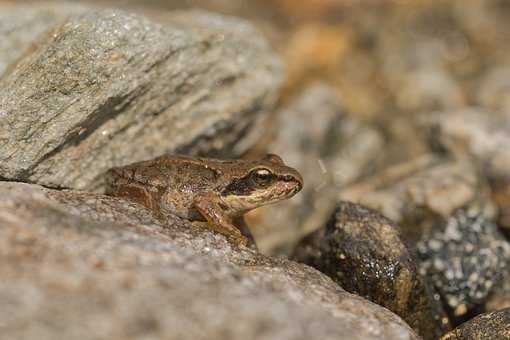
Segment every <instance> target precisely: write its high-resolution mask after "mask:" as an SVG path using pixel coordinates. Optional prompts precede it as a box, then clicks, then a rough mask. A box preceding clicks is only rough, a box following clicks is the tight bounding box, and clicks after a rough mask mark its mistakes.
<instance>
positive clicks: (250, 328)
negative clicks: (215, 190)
mask: <svg viewBox="0 0 510 340" xmlns="http://www.w3.org/2000/svg"><path fill="white" fill-rule="evenodd" d="M0 277H2V280H1V281H0V304H1V305H2V308H0V320H1V322H0V338H2V339H29V338H30V339H34V338H37V339H55V338H57V337H58V338H65V339H98V338H107V339H141V338H143V339H155V338H167V339H222V340H228V339H241V338H242V339H278V340H281V339H311V338H317V339H345V340H347V339H349V340H352V339H392V340H393V339H418V337H417V336H416V335H415V334H414V333H413V331H411V330H410V328H409V327H408V326H407V325H406V324H405V323H404V322H403V321H402V320H401V319H400V318H399V317H397V316H396V315H395V314H393V313H391V312H390V311H388V310H386V309H384V308H383V307H380V306H378V305H375V304H373V303H371V302H368V301H366V300H364V299H362V298H360V297H358V296H355V295H351V294H349V293H347V292H345V291H344V290H342V289H341V288H340V287H339V286H337V285H336V284H335V283H334V282H333V281H332V280H330V279H329V278H328V277H326V276H325V275H323V274H321V273H319V272H317V271H316V270H314V269H312V268H310V267H307V266H305V265H301V264H297V263H295V262H292V261H289V260H285V259H280V258H271V257H266V256H263V255H260V254H258V253H256V252H254V251H252V250H249V249H247V248H242V249H239V248H235V247H233V246H231V245H230V244H229V243H228V242H227V241H226V240H225V239H224V238H223V236H220V235H217V234H215V233H213V232H210V231H207V230H204V229H202V228H201V227H199V226H196V225H191V224H189V223H188V222H186V221H183V220H180V219H178V218H175V219H171V220H169V221H168V223H167V224H166V225H160V224H158V223H157V222H156V220H155V219H154V218H153V217H152V215H151V213H150V212H149V211H148V210H146V209H144V208H143V207H141V206H138V205H136V204H134V203H131V202H128V201H124V200H121V199H117V198H112V197H108V196H102V195H96V194H89V193H78V192H72V191H55V190H49V189H43V188H41V187H39V186H36V185H30V184H21V183H14V182H0Z"/></svg>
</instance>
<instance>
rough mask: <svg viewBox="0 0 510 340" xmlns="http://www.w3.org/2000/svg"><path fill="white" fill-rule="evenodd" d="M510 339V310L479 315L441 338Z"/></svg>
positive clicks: (453, 339)
mask: <svg viewBox="0 0 510 340" xmlns="http://www.w3.org/2000/svg"><path fill="white" fill-rule="evenodd" d="M486 339H494V340H496V339H498V340H499V339H501V340H504V339H510V308H507V309H503V310H499V311H496V312H492V313H486V314H481V315H478V316H477V317H475V318H473V319H471V320H469V321H467V322H465V323H463V324H462V325H460V326H459V327H457V328H455V329H454V330H453V331H451V332H449V333H447V334H445V335H444V336H442V337H441V340H486Z"/></svg>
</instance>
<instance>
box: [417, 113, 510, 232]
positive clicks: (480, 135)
mask: <svg viewBox="0 0 510 340" xmlns="http://www.w3.org/2000/svg"><path fill="white" fill-rule="evenodd" d="M423 124H424V126H425V127H426V128H427V129H428V131H429V140H430V142H431V145H432V146H433V148H435V149H437V148H438V147H439V148H440V151H441V152H444V151H447V152H449V153H450V154H452V155H454V156H455V157H457V158H458V159H465V158H467V157H469V158H470V160H472V161H474V163H475V164H477V165H478V168H479V169H480V171H481V172H482V173H483V175H484V176H485V177H486V178H487V179H488V180H489V183H490V186H491V189H492V198H493V199H494V202H495V203H496V205H497V206H498V208H499V213H500V217H499V224H500V225H501V226H502V227H505V228H510V175H509V173H510V148H508V145H510V119H508V117H506V116H505V115H504V114H499V115H498V114H490V113H489V112H484V111H483V110H481V109H477V108H471V109H465V110H461V111H454V112H447V113H438V114H436V115H432V116H430V117H429V118H427V119H426V120H424V122H423Z"/></svg>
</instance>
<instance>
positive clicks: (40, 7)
mask: <svg viewBox="0 0 510 340" xmlns="http://www.w3.org/2000/svg"><path fill="white" fill-rule="evenodd" d="M85 10H86V7H85V6H79V5H74V4H62V3H60V4H57V3H46V2H42V3H41V2H37V3H32V4H30V5H22V4H21V5H20V4H14V3H1V2H0V23H1V24H0V77H1V75H2V74H3V73H4V72H5V71H6V70H7V69H8V67H9V66H10V65H11V64H13V63H14V62H15V61H16V60H17V59H19V58H20V57H22V56H23V54H25V53H28V51H29V50H30V49H32V48H33V43H34V42H35V41H37V38H38V37H40V36H41V35H43V34H47V33H48V31H51V29H53V28H55V26H57V25H58V24H61V23H63V22H64V21H65V20H66V19H67V18H68V17H69V16H71V15H73V14H78V13H81V12H84V11H85Z"/></svg>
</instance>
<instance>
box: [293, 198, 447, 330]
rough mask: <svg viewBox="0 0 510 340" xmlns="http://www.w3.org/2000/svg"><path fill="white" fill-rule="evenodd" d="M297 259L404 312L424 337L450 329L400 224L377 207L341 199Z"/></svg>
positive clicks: (298, 251)
mask: <svg viewBox="0 0 510 340" xmlns="http://www.w3.org/2000/svg"><path fill="white" fill-rule="evenodd" d="M294 258H295V259H297V260H298V261H301V262H304V263H306V264H309V265H311V266H313V267H315V268H317V269H319V270H320V271H322V272H323V273H325V274H327V275H329V276H330V277H331V278H332V279H333V280H334V281H335V282H337V283H338V284H339V285H340V286H342V288H344V289H346V290H347V291H349V292H352V293H356V294H359V295H361V296H363V297H365V298H367V299H369V300H371V301H374V302H375V303H377V304H380V305H382V306H384V307H386V308H388V309H390V310H391V311H393V312H395V313H396V314H398V315H400V316H401V317H402V318H403V319H404V320H406V321H407V323H408V324H409V325H410V326H411V327H412V328H414V329H415V330H417V331H418V333H419V334H420V335H422V336H423V337H424V338H425V339H437V338H438V337H439V336H440V335H441V334H443V332H444V330H446V329H447V328H448V319H447V318H446V316H445V314H444V312H443V311H442V308H441V306H440V304H439V302H438V301H435V300H434V298H433V296H432V294H431V293H430V291H429V290H428V288H427V286H426V285H425V283H424V282H423V280H422V278H421V277H420V275H419V274H418V271H417V268H416V265H415V262H414V260H413V258H412V257H411V255H410V253H409V251H408V250H407V248H406V247H405V245H404V244H403V242H402V241H401V239H400V237H399V233H398V230H397V228H396V227H395V225H394V224H393V223H392V222H391V221H390V220H388V219H387V218H385V217H383V216H382V215H381V214H380V213H378V212H376V211H374V210H371V209H368V208H365V207H363V206H360V205H356V204H353V203H349V202H340V203H339V205H338V208H337V210H336V212H335V214H334V216H333V218H332V220H331V222H330V223H329V224H328V225H327V226H326V228H324V229H320V230H318V231H316V232H315V233H314V234H311V235H310V236H308V237H307V238H306V239H304V240H303V241H302V242H301V244H300V245H298V247H297V248H296V254H295V256H294Z"/></svg>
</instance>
